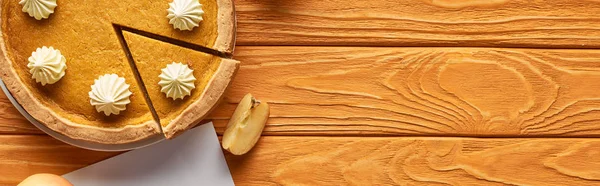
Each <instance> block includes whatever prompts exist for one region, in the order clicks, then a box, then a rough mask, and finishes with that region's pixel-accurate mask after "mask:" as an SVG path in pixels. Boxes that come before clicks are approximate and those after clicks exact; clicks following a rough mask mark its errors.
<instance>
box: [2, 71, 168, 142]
mask: <svg viewBox="0 0 600 186" xmlns="http://www.w3.org/2000/svg"><path fill="white" fill-rule="evenodd" d="M0 87H1V88H2V91H3V92H4V94H6V97H8V100H10V102H11V103H12V104H13V105H14V106H15V107H16V108H17V110H19V112H20V113H21V114H22V115H23V116H25V118H27V120H29V122H31V123H32V124H33V125H35V126H36V127H37V128H38V129H40V130H42V131H44V132H45V133H46V134H48V135H50V136H52V137H54V138H56V139H58V140H60V141H62V142H65V143H68V144H70V145H73V146H76V147H80V148H84V149H90V150H95V151H125V150H133V149H138V148H142V147H145V146H148V145H152V144H155V143H158V142H160V141H162V140H164V139H165V137H164V136H163V135H162V134H157V135H154V136H152V137H150V138H147V139H144V140H142V141H137V142H133V143H126V144H117V145H107V144H101V143H94V142H88V141H82V140H76V139H73V138H70V137H68V136H65V135H63V134H61V133H58V132H55V131H53V130H52V129H50V128H48V127H47V126H46V125H44V124H42V123H40V122H39V121H37V120H36V119H34V118H33V117H31V115H29V113H27V111H25V109H23V107H22V106H21V105H20V104H19V103H18V102H17V100H15V98H14V97H13V96H12V94H11V93H10V91H8V89H7V88H6V85H4V82H3V81H2V79H0Z"/></svg>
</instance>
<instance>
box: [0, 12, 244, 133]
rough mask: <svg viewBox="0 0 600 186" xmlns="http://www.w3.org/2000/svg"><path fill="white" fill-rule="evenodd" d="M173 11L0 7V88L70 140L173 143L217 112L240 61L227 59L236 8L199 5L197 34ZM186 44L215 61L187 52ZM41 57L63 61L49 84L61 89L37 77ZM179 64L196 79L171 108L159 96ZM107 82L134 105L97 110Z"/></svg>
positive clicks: (168, 99) (231, 48)
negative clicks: (177, 23)
mask: <svg viewBox="0 0 600 186" xmlns="http://www.w3.org/2000/svg"><path fill="white" fill-rule="evenodd" d="M25 1H27V0H21V2H25ZM42 1H52V0H42ZM175 1H179V0H175ZM186 1H187V0H186ZM194 1H195V0H194ZM170 3H171V4H172V3H173V1H172V0H154V1H134V0H106V1H86V2H85V3H82V2H79V1H62V0H58V2H57V5H58V6H56V7H51V9H48V10H51V11H52V12H50V13H51V14H49V15H48V13H46V14H35V13H29V14H28V13H27V12H24V10H25V8H24V7H26V6H27V5H26V3H21V4H20V1H19V0H0V6H1V7H0V19H1V21H0V27H1V33H2V37H1V38H0V48H1V50H0V53H1V56H3V57H2V58H1V59H0V73H1V77H2V80H3V81H4V82H5V84H6V85H7V88H8V89H9V91H10V92H11V93H12V94H13V96H14V97H15V99H16V100H17V101H18V102H19V103H20V104H21V105H22V106H23V108H24V109H25V110H26V111H27V112H28V113H29V114H31V116H33V117H34V118H35V119H37V120H38V121H40V123H43V124H45V125H46V126H48V127H49V128H50V129H52V130H55V131H57V132H59V133H62V134H64V135H66V136H69V137H71V138H74V139H79V140H85V141H91V142H96V143H103V144H123V143H130V142H135V141H139V140H142V139H146V138H149V137H151V136H154V135H162V134H160V133H161V131H164V135H166V136H167V137H173V136H175V135H176V134H178V133H180V132H182V131H184V130H186V129H188V128H190V127H192V126H194V125H196V124H197V122H198V121H199V120H201V119H202V117H203V116H204V115H206V113H208V112H209V111H210V110H211V109H212V108H213V107H214V105H215V104H216V102H217V101H218V99H219V98H220V97H221V95H222V94H223V92H224V91H225V89H226V87H227V86H228V85H229V82H230V81H231V79H232V78H233V75H234V73H235V71H236V70H237V67H238V62H237V61H235V60H232V59H228V58H227V57H226V56H231V52H232V51H233V46H234V38H235V20H234V17H235V16H234V12H233V4H232V2H231V0H200V1H199V3H200V4H201V5H202V6H201V8H202V11H203V15H202V16H201V19H202V20H201V22H200V23H199V24H195V25H193V29H191V30H181V29H175V28H174V26H173V24H169V23H170V20H169V19H168V18H167V13H168V12H167V11H166V10H167V9H169V8H170V7H169V6H170V5H171V4H170ZM38 18H39V20H38ZM122 30H132V31H135V32H138V34H134V33H131V32H128V31H122ZM139 33H147V34H150V35H153V36H156V37H160V38H155V37H148V36H142V35H140V34H139ZM163 40H169V41H173V42H176V43H185V45H184V46H182V45H173V44H169V43H165V42H164V41H163ZM188 45H189V46H198V47H202V48H205V49H207V50H210V51H214V53H211V54H209V53H203V52H200V51H197V50H193V49H188ZM46 46H47V47H51V48H47V47H46ZM127 47H131V48H127ZM42 49H43V50H44V51H53V52H54V53H53V54H59V55H62V56H63V59H64V60H62V61H63V63H64V64H66V70H65V69H64V68H63V69H62V74H60V76H58V75H57V76H52V77H53V78H58V79H57V80H56V81H55V82H54V81H49V82H48V81H40V78H39V77H37V78H35V76H36V74H35V72H34V71H33V70H32V64H31V63H32V57H34V56H35V55H36V53H35V52H39V51H41V50H42ZM215 53H217V54H219V56H216V55H214V54H215ZM57 56H58V55H57ZM220 56H221V57H220ZM56 59H60V58H56ZM34 61H35V59H34ZM58 61H61V60H58ZM173 62H180V63H181V64H187V65H188V67H190V68H191V69H193V74H194V75H195V77H196V80H195V81H194V85H195V88H194V89H193V90H192V91H191V93H190V95H189V96H186V97H184V98H183V99H177V100H173V99H171V98H167V97H166V95H165V93H162V92H160V87H159V86H160V85H159V84H158V81H160V80H157V79H159V75H160V74H161V71H160V69H161V68H165V65H167V63H173ZM33 66H35V64H34V65H33ZM109 76H110V77H114V78H112V79H111V82H119V83H120V84H119V86H121V87H120V88H119V89H123V92H121V93H119V94H121V96H125V97H127V98H128V99H127V100H125V99H124V100H121V101H122V102H120V103H122V105H120V106H119V105H117V106H116V107H115V104H116V103H114V101H115V100H111V101H113V102H111V104H112V107H114V108H118V110H116V111H111V112H108V111H106V110H104V112H102V111H101V109H102V108H106V107H104V106H106V105H97V104H96V105H94V102H95V101H94V100H95V99H94V98H92V94H98V92H100V93H99V94H101V95H103V94H104V93H102V91H97V90H92V89H94V88H93V87H94V86H95V87H96V89H98V88H102V86H97V85H98V83H99V82H101V81H100V80H101V79H102V78H104V77H107V78H108V77H109ZM117 77H118V78H117ZM46 82H47V83H46ZM105 84H108V85H110V84H111V83H106V82H105ZM113 84H114V83H113ZM112 89H113V88H111V90H112ZM125 90H127V91H125ZM94 91H96V92H94ZM157 91H158V92H157ZM161 96H162V97H161ZM116 101H117V102H119V100H116ZM96 102H97V100H96ZM91 103H92V104H91ZM125 105H126V106H125ZM101 107H102V108H101ZM161 128H162V129H161Z"/></svg>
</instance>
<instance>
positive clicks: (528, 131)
mask: <svg viewBox="0 0 600 186" xmlns="http://www.w3.org/2000/svg"><path fill="white" fill-rule="evenodd" d="M236 58H237V59H239V60H241V61H242V66H241V69H240V70H239V73H238V75H237V77H236V78H235V80H234V82H233V85H232V87H231V88H230V89H229V91H228V92H227V94H226V96H225V99H224V102H223V104H222V105H221V106H220V108H218V109H216V110H215V111H214V112H213V114H212V115H211V116H210V117H209V119H214V121H215V126H216V129H217V131H218V132H219V133H221V134H222V132H223V131H224V126H225V124H226V122H227V119H228V118H229V117H230V116H231V113H232V112H233V109H234V108H235V106H236V104H237V101H239V100H240V99H241V97H242V96H243V95H244V94H246V93H248V92H250V93H253V94H254V95H255V96H256V97H258V98H259V99H261V100H263V101H267V102H269V103H270V105H271V107H272V110H271V116H272V118H271V119H270V120H269V123H268V126H267V127H266V128H265V134H266V135H374V136H381V135H411V136H415V135H417V136H432V135H433V136H503V137H515V136H553V135H556V136H595V137H598V136H600V132H599V129H600V125H597V123H598V122H600V121H599V119H600V114H599V112H600V111H599V108H600V91H598V90H600V50H549V49H546V50H542V49H539V50H533V49H497V48H393V47H382V48H378V47H366V48H363V47H253V46H249V47H239V48H238V50H237V53H236ZM0 100H5V98H4V97H2V99H0ZM0 103H4V105H5V106H4V107H2V108H5V110H7V112H2V117H4V118H16V119H13V120H0V121H1V123H2V124H3V127H2V130H1V131H0V133H28V132H29V131H32V132H31V133H39V132H38V131H37V130H34V128H33V127H32V126H31V124H29V123H27V122H26V121H25V120H23V119H22V118H21V117H20V116H18V113H17V112H16V111H14V109H12V108H9V107H10V106H9V104H8V102H7V101H1V102H0ZM15 131H16V132H15Z"/></svg>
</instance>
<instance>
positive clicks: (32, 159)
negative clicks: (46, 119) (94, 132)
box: [0, 135, 118, 185]
mask: <svg viewBox="0 0 600 186" xmlns="http://www.w3.org/2000/svg"><path fill="white" fill-rule="evenodd" d="M117 154H118V153H115V152H96V151H89V150H84V149H80V148H77V147H74V146H70V145H67V144H65V143H62V142H60V141H58V140H55V139H54V138H52V137H50V136H46V135H0V185H15V184H16V183H18V182H20V181H21V180H23V179H25V178H26V177H27V176H29V175H32V174H35V173H53V174H59V175H62V174H65V173H68V172H71V171H73V170H77V169H79V168H82V167H85V166H87V165H89V164H92V163H95V162H98V161H101V160H104V159H106V158H109V157H112V156H114V155H117Z"/></svg>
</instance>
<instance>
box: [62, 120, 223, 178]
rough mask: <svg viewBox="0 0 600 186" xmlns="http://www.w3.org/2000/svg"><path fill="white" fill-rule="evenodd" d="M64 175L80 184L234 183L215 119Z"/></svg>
mask: <svg viewBox="0 0 600 186" xmlns="http://www.w3.org/2000/svg"><path fill="white" fill-rule="evenodd" d="M64 177H65V178H67V179H68V180H69V181H71V183H73V184H74V185H77V186H106V185H111V186H137V185H140V186H154V185H156V186H164V185H179V186H186V185H234V183H233V179H232V178H231V174H230V173H229V168H228V167H227V163H226V162H225V157H224V156H223V151H222V150H221V145H220V144H219V139H218V138H217V135H216V132H215V129H214V127H213V124H212V122H211V123H207V124H204V125H202V126H198V127H196V128H194V129H192V130H189V131H187V132H185V133H184V134H182V135H181V136H179V137H177V138H175V139H173V140H164V141H162V142H160V143H158V144H155V145H151V146H149V147H145V148H142V149H137V150H133V151H130V152H127V153H123V154H121V155H119V156H115V157H113V158H110V159H107V160H104V161H102V162H98V163H96V164H93V165H90V166H88V167H84V168H82V169H79V170H76V171H73V172H71V173H68V174H65V175H64Z"/></svg>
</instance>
